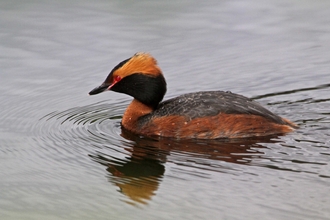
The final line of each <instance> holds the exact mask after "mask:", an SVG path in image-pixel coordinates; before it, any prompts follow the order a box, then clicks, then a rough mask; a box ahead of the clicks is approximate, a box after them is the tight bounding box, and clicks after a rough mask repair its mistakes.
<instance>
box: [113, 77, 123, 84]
mask: <svg viewBox="0 0 330 220" xmlns="http://www.w3.org/2000/svg"><path fill="white" fill-rule="evenodd" d="M120 80H121V77H120V76H115V78H114V80H113V81H114V83H116V82H119V81H120Z"/></svg>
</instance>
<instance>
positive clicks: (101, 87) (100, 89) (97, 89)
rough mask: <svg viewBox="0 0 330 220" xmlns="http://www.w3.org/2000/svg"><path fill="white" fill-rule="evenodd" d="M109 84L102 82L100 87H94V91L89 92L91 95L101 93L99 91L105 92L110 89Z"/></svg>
mask: <svg viewBox="0 0 330 220" xmlns="http://www.w3.org/2000/svg"><path fill="white" fill-rule="evenodd" d="M109 86H110V85H109V84H107V83H102V85H100V86H99V87H96V88H94V89H93V90H92V91H90V92H89V93H88V94H89V95H96V94H99V93H101V92H104V91H106V90H108V88H109Z"/></svg>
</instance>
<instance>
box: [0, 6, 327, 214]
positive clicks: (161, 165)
mask: <svg viewBox="0 0 330 220" xmlns="http://www.w3.org/2000/svg"><path fill="white" fill-rule="evenodd" d="M329 23H330V4H329V3H328V2H327V1H308V0H306V1H294V0H290V1H272V0H269V1H259V0H252V1H248V2H246V1H220V2H219V1H212V0H211V1H207V2H198V3H197V2H196V3H191V2H189V1H184V0H182V1H162V2H161V1H139V2H132V1H112V2H109V1H93V2H88V1H70V2H67V3H64V2H60V3H56V2H51V1H49V2H47V1H44V2H38V1H30V2H27V1H21V2H19V1H17V2H2V3H0V27H1V32H0V51H2V53H1V55H0V66H1V71H0V92H1V96H0V101H1V108H0V113H1V114H0V120H1V124H0V157H1V163H0V190H1V196H0V216H1V219H156V218H157V219H215V218H221V219H242V218H245V219H329V218H330V211H329V207H330V200H329V199H328V195H329V194H330V187H329V186H330V165H329V161H330V149H329V148H330V141H329V140H330V138H329V136H330V133H329V128H330V126H329V124H330V110H329V109H330V95H329V94H330V73H329V69H330V62H329V61H330V54H329V51H330V42H329V40H328V39H330V26H329ZM137 51H149V52H150V53H152V54H153V55H154V56H155V57H156V58H157V59H158V61H159V65H160V66H161V68H162V69H163V72H164V74H165V77H166V79H167V83H168V93H167V95H166V99H167V98H170V97H174V96H176V95H179V94H182V93H187V92H191V91H199V90H225V91H226V90H231V91H232V92H235V93H240V94H243V95H245V96H249V97H252V98H254V99H256V100H257V101H258V102H260V103H261V104H262V105H264V106H266V107H267V108H268V109H270V110H272V111H273V112H275V113H277V114H279V115H281V116H283V117H285V118H288V119H290V120H292V121H294V122H295V123H297V124H298V125H299V126H300V128H299V129H298V130H297V131H295V132H293V133H290V134H288V135H286V136H279V137H269V138H262V139H260V138H259V139H248V140H241V141H238V140H226V141H225V140H222V141H196V140H195V141H192V140H190V141H189V140H186V141H178V140H171V139H162V138H160V139H149V138H144V137H139V136H134V135H131V134H127V133H125V132H123V131H122V130H121V127H120V121H121V117H122V114H123V112H124V110H125V109H126V107H127V105H128V104H129V102H130V100H131V98H130V97H128V96H125V95H123V94H117V93H114V92H107V93H104V94H100V95H99V96H92V97H89V96H88V95H87V93H88V92H89V91H90V90H91V89H92V88H94V87H95V86H97V85H99V84H100V83H101V82H102V81H103V80H104V78H105V77H106V76H107V74H108V72H109V71H110V69H111V68H112V67H113V66H115V65H116V64H117V63H118V62H120V61H122V60H124V59H126V58H128V57H130V56H131V55H133V54H134V53H135V52H137Z"/></svg>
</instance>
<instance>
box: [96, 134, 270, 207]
mask: <svg viewBox="0 0 330 220" xmlns="http://www.w3.org/2000/svg"><path fill="white" fill-rule="evenodd" d="M121 135H122V136H123V137H124V138H125V139H127V140H130V141H132V142H133V143H131V145H130V146H125V147H124V149H125V150H126V151H128V153H129V155H130V156H129V157H127V158H125V160H119V159H118V158H113V157H112V156H110V155H108V156H107V155H101V154H96V155H90V157H92V159H93V160H94V161H96V162H98V163H100V164H102V165H104V166H106V167H107V168H106V170H107V171H108V172H109V176H108V178H109V181H110V182H111V183H113V184H115V185H116V186H118V187H119V189H120V190H119V191H120V192H121V193H123V194H124V195H126V196H127V197H128V198H129V200H128V201H126V202H128V203H130V204H133V205H137V204H147V203H148V201H149V200H151V199H152V197H153V196H155V195H156V192H157V190H158V187H159V184H160V182H161V181H162V178H163V176H164V173H165V166H164V164H165V163H166V162H168V156H169V155H170V154H171V152H176V153H178V154H180V159H178V160H177V161H176V158H175V157H173V156H172V157H171V163H177V164H178V165H180V164H182V162H183V160H186V161H189V162H190V163H191V162H194V159H195V160H196V161H195V162H196V163H198V161H199V160H200V159H203V167H205V166H206V167H207V166H210V167H211V166H212V165H213V163H214V162H215V161H225V162H228V163H236V164H248V163H250V161H251V160H252V158H258V157H260V156H261V155H262V152H260V151H259V150H258V149H261V148H265V146H263V145H262V144H260V143H274V142H276V141H274V139H272V138H273V137H267V138H265V137H264V138H262V139H261V138H258V139H255V138H254V139H244V140H242V139H241V140H231V139H230V140H229V139H228V140H212V141H205V140H203V141H197V140H173V139H168V138H155V139H152V138H143V137H140V136H137V135H134V134H131V133H129V132H127V131H125V130H122V134H121ZM126 145H127V143H126ZM202 169H203V168H202ZM219 169H221V168H219ZM213 170H214V168H213ZM221 172H223V170H221Z"/></svg>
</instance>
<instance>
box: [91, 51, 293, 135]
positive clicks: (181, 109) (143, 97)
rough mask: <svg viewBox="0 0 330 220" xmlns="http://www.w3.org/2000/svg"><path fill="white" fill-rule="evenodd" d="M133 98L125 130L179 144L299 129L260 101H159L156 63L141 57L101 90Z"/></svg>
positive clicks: (216, 97)
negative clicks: (194, 139) (183, 141)
mask: <svg viewBox="0 0 330 220" xmlns="http://www.w3.org/2000/svg"><path fill="white" fill-rule="evenodd" d="M106 90H112V91H116V92H120V93H125V94H128V95H131V96H133V97H134V99H133V101H132V102H131V104H130V105H129V106H128V108H127V109H126V111H125V113H124V115H123V118H122V122H121V124H122V126H123V128H124V129H126V130H128V131H130V132H133V133H135V134H140V135H145V136H162V137H172V138H178V139H192V138H196V139H218V138H247V137H254V136H268V135H274V134H284V133H287V132H290V131H293V130H294V129H295V128H296V127H297V126H296V125H295V124H294V123H292V122H290V121H289V120H287V119H284V118H281V117H280V116H278V115H276V114H274V113H272V112H270V111H269V110H267V109H266V108H264V107H262V106H261V105H260V104H259V103H257V102H256V101H253V100H252V99H249V98H247V97H244V96H242V95H238V94H234V93H231V92H223V91H202V92H195V93H188V94H184V95H180V96H178V97H175V98H172V99H169V100H166V101H164V102H161V100H162V99H163V97H164V95H165V93H166V81H165V78H164V76H163V74H162V72H161V70H160V68H159V67H158V65H157V62H156V60H155V59H154V58H153V57H152V56H150V55H149V54H146V53H137V54H135V55H134V56H133V57H131V58H129V59H126V60H124V61H122V62H121V63H119V64H118V65H117V66H116V67H115V68H114V69H113V70H112V71H111V72H110V74H109V76H108V77H107V78H106V80H105V81H104V83H102V85H101V86H99V87H97V88H95V89H93V90H92V91H91V92H90V93H89V94H90V95H94V94H97V93H100V92H103V91H106Z"/></svg>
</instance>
